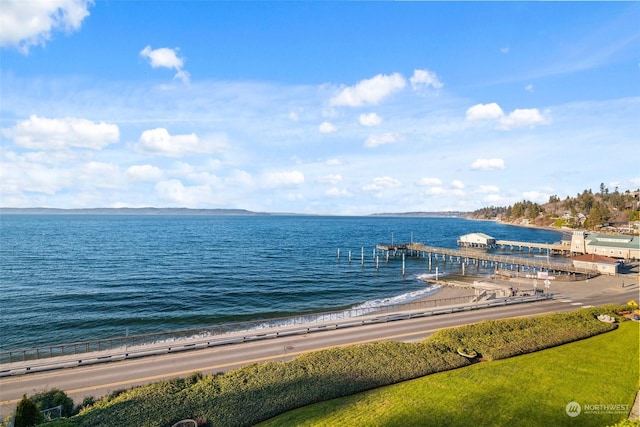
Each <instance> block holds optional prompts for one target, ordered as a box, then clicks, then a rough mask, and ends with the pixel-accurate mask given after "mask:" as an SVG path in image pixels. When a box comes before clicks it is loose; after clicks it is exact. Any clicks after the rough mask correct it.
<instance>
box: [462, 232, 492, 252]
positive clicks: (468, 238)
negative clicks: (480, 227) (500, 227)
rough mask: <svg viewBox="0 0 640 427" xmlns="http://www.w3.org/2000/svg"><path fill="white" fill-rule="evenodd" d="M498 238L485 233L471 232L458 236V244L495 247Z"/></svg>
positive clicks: (471, 246) (472, 246) (473, 246)
mask: <svg viewBox="0 0 640 427" xmlns="http://www.w3.org/2000/svg"><path fill="white" fill-rule="evenodd" d="M495 245H496V239H494V238H493V237H491V236H489V235H487V234H484V233H469V234H465V235H464V236H460V237H459V238H458V246H465V247H469V248H493V247H495Z"/></svg>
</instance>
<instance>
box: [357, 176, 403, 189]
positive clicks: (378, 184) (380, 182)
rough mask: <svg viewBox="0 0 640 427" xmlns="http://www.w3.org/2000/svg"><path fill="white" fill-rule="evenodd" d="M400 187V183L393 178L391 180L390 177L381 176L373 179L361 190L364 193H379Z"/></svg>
mask: <svg viewBox="0 0 640 427" xmlns="http://www.w3.org/2000/svg"><path fill="white" fill-rule="evenodd" d="M400 185H401V182H400V181H398V180H397V179H395V178H391V177H390V176H381V177H377V178H373V180H372V181H371V184H368V185H365V186H364V187H362V189H363V190H364V191H381V190H384V189H386V188H391V187H398V186H400Z"/></svg>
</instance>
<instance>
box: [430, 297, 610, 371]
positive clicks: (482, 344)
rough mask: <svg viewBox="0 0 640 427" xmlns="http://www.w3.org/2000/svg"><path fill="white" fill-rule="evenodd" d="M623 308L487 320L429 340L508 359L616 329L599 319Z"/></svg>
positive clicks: (598, 308) (492, 357)
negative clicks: (599, 316) (601, 315)
mask: <svg viewBox="0 0 640 427" xmlns="http://www.w3.org/2000/svg"><path fill="white" fill-rule="evenodd" d="M620 308H621V307H620V306H607V307H591V308H583V309H580V310H578V311H571V312H566V313H552V314H547V315H541V316H536V317H532V318H519V319H510V320H488V321H484V322H480V323H476V324H473V325H465V326H460V327H456V328H451V329H445V330H441V331H438V332H436V333H435V334H434V335H433V336H432V337H431V338H430V340H431V341H433V342H438V343H440V344H441V345H444V346H449V347H450V348H459V347H463V348H467V349H473V350H475V351H476V352H478V353H479V356H480V357H482V358H483V359H485V360H497V359H505V358H507V357H513V356H517V355H519V354H525V353H531V352H534V351H538V350H542V349H545V348H549V347H554V346H557V345H561V344H566V343H569V342H572V341H576V340H579V339H583V338H588V337H590V336H593V335H597V334H601V333H603V332H607V331H610V330H612V329H615V328H616V325H615V324H611V323H603V322H600V321H598V320H597V319H596V316H598V315H599V314H603V313H608V314H611V315H613V313H614V312H615V311H616V310H620ZM614 317H616V318H617V319H618V320H620V319H621V317H620V316H615V315H614Z"/></svg>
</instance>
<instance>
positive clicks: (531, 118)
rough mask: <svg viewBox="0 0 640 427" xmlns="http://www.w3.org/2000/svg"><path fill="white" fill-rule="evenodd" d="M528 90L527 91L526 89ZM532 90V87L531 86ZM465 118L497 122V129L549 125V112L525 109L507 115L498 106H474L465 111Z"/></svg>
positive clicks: (492, 104)
mask: <svg viewBox="0 0 640 427" xmlns="http://www.w3.org/2000/svg"><path fill="white" fill-rule="evenodd" d="M527 90H529V89H527ZM531 90H533V86H531ZM466 117H467V120H468V121H488V120H493V121H497V122H498V125H497V128H498V129H502V130H510V129H515V128H520V127H535V126H537V125H544V124H549V123H551V115H550V114H549V112H548V111H547V112H545V113H544V114H543V113H541V112H540V110H538V109H537V108H526V109H516V110H513V111H512V112H511V113H509V114H508V115H505V113H504V111H503V110H502V108H500V106H499V105H498V104H496V103H495V102H492V103H491V104H476V105H474V106H472V107H470V108H469V109H468V110H467V113H466Z"/></svg>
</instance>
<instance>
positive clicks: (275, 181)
mask: <svg viewBox="0 0 640 427" xmlns="http://www.w3.org/2000/svg"><path fill="white" fill-rule="evenodd" d="M303 183H304V174H303V173H302V172H298V171H287V172H267V173H265V174H264V175H263V176H262V184H263V185H264V186H265V187H269V188H274V187H287V186H296V185H301V184H303Z"/></svg>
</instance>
